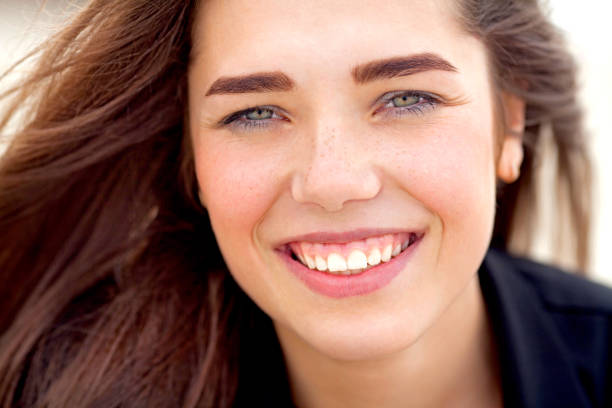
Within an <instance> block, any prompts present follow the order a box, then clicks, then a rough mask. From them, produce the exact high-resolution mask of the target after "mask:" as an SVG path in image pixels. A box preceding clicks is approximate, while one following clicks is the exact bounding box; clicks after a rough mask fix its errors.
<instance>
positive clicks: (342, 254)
mask: <svg viewBox="0 0 612 408" xmlns="http://www.w3.org/2000/svg"><path fill="white" fill-rule="evenodd" d="M422 237H423V233H422V232H402V233H395V234H385V235H381V236H376V237H370V238H367V239H362V240H358V241H351V242H346V243H314V242H305V241H304V242H291V243H289V244H286V245H285V246H284V247H283V248H282V249H281V250H282V251H284V252H285V253H288V254H289V255H290V256H291V259H293V260H294V261H296V262H299V263H301V264H302V265H303V266H305V267H307V268H308V269H311V270H318V271H319V272H327V273H330V274H333V275H357V274H361V273H363V272H365V271H367V270H369V269H371V268H374V267H376V266H377V265H379V264H381V263H387V262H390V261H391V260H392V259H393V258H395V257H397V256H399V255H400V254H401V253H402V252H403V251H405V250H407V249H408V248H409V247H411V246H412V245H414V244H415V243H416V242H417V241H418V240H420V239H421V238H422Z"/></svg>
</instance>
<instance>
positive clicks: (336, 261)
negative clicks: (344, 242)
mask: <svg viewBox="0 0 612 408" xmlns="http://www.w3.org/2000/svg"><path fill="white" fill-rule="evenodd" d="M327 268H328V269H329V271H330V272H341V271H346V270H347V267H346V261H345V260H344V258H343V257H341V256H340V255H338V254H334V253H331V254H329V256H328V257H327Z"/></svg>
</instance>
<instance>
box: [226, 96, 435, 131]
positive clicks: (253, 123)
mask: <svg viewBox="0 0 612 408" xmlns="http://www.w3.org/2000/svg"><path fill="white" fill-rule="evenodd" d="M398 96H399V97H401V96H407V97H418V98H419V101H418V103H416V104H414V105H410V106H403V107H397V106H393V99H394V98H396V97H398ZM379 100H380V101H381V102H382V103H384V105H383V107H381V108H378V109H377V110H376V111H375V113H378V112H380V111H382V110H384V109H385V107H387V105H389V104H391V107H387V108H386V109H390V110H391V112H386V113H385V115H391V116H393V117H402V116H405V115H423V114H425V112H427V111H428V110H431V109H434V108H435V107H436V106H437V105H439V104H440V103H442V100H441V98H440V97H438V96H435V95H433V94H430V93H428V92H422V91H395V92H389V93H386V94H385V95H383V96H382V97H381V98H380V99H379ZM258 109H261V110H270V111H271V112H272V117H271V118H268V119H259V120H255V119H247V118H246V115H248V114H249V113H251V112H254V111H256V110H258ZM277 111H278V109H277V108H276V107H274V106H268V105H261V106H254V107H252V108H247V109H243V110H241V111H238V112H234V113H232V114H230V115H228V116H227V117H225V118H223V119H222V120H221V121H220V125H221V126H231V127H237V128H240V129H242V130H256V129H257V128H265V127H268V126H269V121H270V120H277V119H281V120H285V119H283V117H282V116H280V115H278V113H277Z"/></svg>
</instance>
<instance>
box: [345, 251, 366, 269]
mask: <svg viewBox="0 0 612 408" xmlns="http://www.w3.org/2000/svg"><path fill="white" fill-rule="evenodd" d="M346 264H347V266H348V269H363V268H366V267H367V266H368V258H366V256H365V254H364V253H363V252H361V251H358V250H355V251H353V252H351V254H350V255H349V257H348V260H347V262H346Z"/></svg>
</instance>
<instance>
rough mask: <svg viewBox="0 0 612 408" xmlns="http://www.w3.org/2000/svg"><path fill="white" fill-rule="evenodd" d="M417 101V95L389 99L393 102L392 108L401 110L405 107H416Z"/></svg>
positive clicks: (418, 98)
mask: <svg viewBox="0 0 612 408" xmlns="http://www.w3.org/2000/svg"><path fill="white" fill-rule="evenodd" d="M419 100H420V97H419V95H400V96H396V97H395V98H393V99H391V102H393V106H395V107H396V108H403V107H406V106H412V105H416V104H417V103H419Z"/></svg>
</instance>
